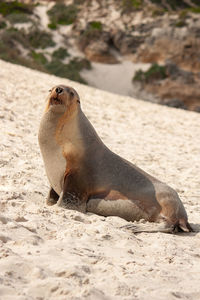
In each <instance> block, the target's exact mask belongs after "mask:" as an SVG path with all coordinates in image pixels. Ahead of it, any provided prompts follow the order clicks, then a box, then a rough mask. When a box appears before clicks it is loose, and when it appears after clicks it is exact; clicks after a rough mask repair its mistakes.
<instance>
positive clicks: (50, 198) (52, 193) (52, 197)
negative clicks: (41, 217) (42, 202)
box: [46, 187, 59, 206]
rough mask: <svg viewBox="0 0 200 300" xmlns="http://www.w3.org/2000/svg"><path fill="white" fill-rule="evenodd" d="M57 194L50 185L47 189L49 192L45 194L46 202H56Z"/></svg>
mask: <svg viewBox="0 0 200 300" xmlns="http://www.w3.org/2000/svg"><path fill="white" fill-rule="evenodd" d="M58 199H59V195H58V194H57V193H56V192H55V191H54V189H53V188H52V187H51V188H50V190H49V194H48V196H47V200H46V204H47V205H50V206H51V205H54V204H56V203H57V202H58Z"/></svg>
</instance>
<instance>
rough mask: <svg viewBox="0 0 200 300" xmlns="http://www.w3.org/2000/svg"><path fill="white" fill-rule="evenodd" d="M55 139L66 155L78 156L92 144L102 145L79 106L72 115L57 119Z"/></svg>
mask: <svg viewBox="0 0 200 300" xmlns="http://www.w3.org/2000/svg"><path fill="white" fill-rule="evenodd" d="M56 140H57V142H58V144H60V145H62V148H63V150H64V153H65V155H66V156H72V155H73V156H74V157H80V156H82V155H83V154H85V153H86V152H88V151H90V152H91V149H92V148H93V147H92V144H93V143H95V145H96V146H97V144H98V145H99V147H96V146H95V148H100V147H101V146H103V145H104V144H103V142H102V141H101V139H100V138H99V136H98V135H97V133H96V131H95V129H94V127H93V126H92V124H91V123H90V121H89V120H88V119H87V117H86V116H85V114H84V113H83V112H82V110H81V108H80V107H78V109H77V110H76V111H75V112H73V114H72V115H70V116H68V117H66V118H64V117H61V119H60V120H59V121H58V125H57V128H56Z"/></svg>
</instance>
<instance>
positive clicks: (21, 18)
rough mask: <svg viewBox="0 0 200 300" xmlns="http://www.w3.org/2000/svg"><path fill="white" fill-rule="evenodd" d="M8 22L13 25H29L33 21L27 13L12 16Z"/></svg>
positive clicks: (9, 16)
mask: <svg viewBox="0 0 200 300" xmlns="http://www.w3.org/2000/svg"><path fill="white" fill-rule="evenodd" d="M7 20H8V21H10V23H11V24H16V23H27V22H30V21H32V20H31V19H30V18H29V17H28V16H27V14H25V13H17V14H16V13H14V14H10V15H8V16H7Z"/></svg>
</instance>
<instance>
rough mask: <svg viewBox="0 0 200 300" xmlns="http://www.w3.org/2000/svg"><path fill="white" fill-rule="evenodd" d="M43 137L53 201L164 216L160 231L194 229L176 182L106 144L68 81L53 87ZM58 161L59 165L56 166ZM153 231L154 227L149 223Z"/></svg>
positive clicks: (132, 216)
mask: <svg viewBox="0 0 200 300" xmlns="http://www.w3.org/2000/svg"><path fill="white" fill-rule="evenodd" d="M58 91H62V92H59V93H58ZM45 130H46V131H45ZM39 143H40V147H41V152H42V154H43V158H44V162H45V166H46V170H47V175H48V178H49V181H50V184H51V190H50V193H49V196H48V199H47V203H48V204H49V205H52V204H54V203H56V202H57V201H58V205H60V206H63V207H65V208H68V209H76V210H79V211H82V212H86V211H90V212H93V213H97V214H101V215H105V216H108V215H117V216H120V217H122V218H125V219H126V220H128V221H135V220H140V219H145V220H147V221H150V222H159V221H162V222H163V225H159V226H158V228H157V230H158V231H164V232H168V231H174V230H180V231H183V230H184V231H191V230H192V228H191V226H190V225H189V223H188V221H187V214H186V211H185V209H184V206H183V204H182V202H181V200H180V199H179V197H178V195H177V193H176V192H175V191H174V190H173V189H172V188H170V187H169V186H167V185H166V184H164V183H162V182H160V181H159V180H157V179H155V178H154V177H152V176H151V175H149V174H147V173H145V172H144V171H143V170H141V169H139V168H138V167H136V166H134V165H133V164H131V163H130V162H128V161H126V160H125V159H123V158H121V157H120V156H118V155H116V154H115V153H113V152H112V151H110V150H109V149H108V148H107V147H106V146H105V145H104V144H103V142H102V141H101V139H100V138H99V137H98V135H97V133H96V131H95V130H94V128H93V126H92V125H91V123H90V122H89V121H88V119H87V118H86V116H85V115H84V113H83V112H82V110H81V107H80V99H79V96H78V94H77V92H76V91H75V90H74V89H72V88H69V87H66V86H62V85H60V86H58V87H54V88H53V89H52V91H51V93H50V95H49V98H48V103H47V107H46V110H45V114H44V116H43V119H42V121H41V127H40V132H39ZM58 156H59V157H58ZM54 161H56V162H57V164H58V166H59V167H58V170H56V168H55V167H54V168H53V167H51V164H52V165H53V166H54ZM56 172H57V173H56ZM58 198H59V199H58ZM129 227H130V226H129ZM132 229H133V230H134V228H132ZM136 231H140V230H139V229H138V227H137V230H136ZM141 231H146V230H144V228H143V229H141ZM147 231H152V230H151V228H149V227H148V228H147Z"/></svg>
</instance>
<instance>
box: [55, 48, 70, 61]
mask: <svg viewBox="0 0 200 300" xmlns="http://www.w3.org/2000/svg"><path fill="white" fill-rule="evenodd" d="M52 56H53V57H54V58H58V59H64V58H65V57H67V56H70V55H69V53H68V52H67V50H66V49H65V48H62V47H60V48H58V49H57V50H55V51H54V52H53V54H52Z"/></svg>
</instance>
